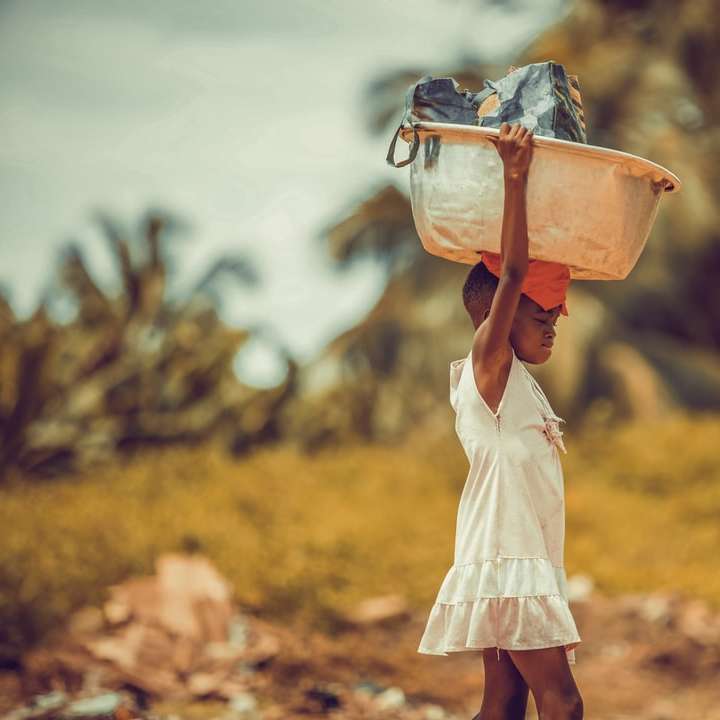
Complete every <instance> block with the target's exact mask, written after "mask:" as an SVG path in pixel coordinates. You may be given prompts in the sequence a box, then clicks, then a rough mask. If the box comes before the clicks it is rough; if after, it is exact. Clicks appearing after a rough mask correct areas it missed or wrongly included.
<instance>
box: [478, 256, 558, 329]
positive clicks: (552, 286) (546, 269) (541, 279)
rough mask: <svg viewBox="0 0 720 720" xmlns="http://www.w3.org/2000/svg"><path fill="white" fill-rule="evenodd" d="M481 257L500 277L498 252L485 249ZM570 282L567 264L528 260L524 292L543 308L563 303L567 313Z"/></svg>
mask: <svg viewBox="0 0 720 720" xmlns="http://www.w3.org/2000/svg"><path fill="white" fill-rule="evenodd" d="M480 259H481V260H482V262H483V263H484V264H485V266H486V267H487V269H488V270H489V271H490V272H491V273H492V274H493V275H495V277H498V278H499V277H500V270H501V268H502V263H501V258H500V255H499V254H498V253H493V252H487V251H483V252H482V254H481V255H480ZM569 284H570V270H569V268H568V267H567V265H563V264H562V263H556V262H550V261H549V260H536V259H533V258H531V259H530V260H529V261H528V272H527V275H526V276H525V280H524V281H523V285H522V292H524V293H525V294H526V295H527V296H528V297H530V298H532V299H533V300H534V301H535V302H536V303H537V304H538V305H540V307H542V309H543V310H549V309H550V308H554V307H555V306H556V305H561V307H560V312H561V313H562V314H563V315H567V314H568V311H567V306H566V305H565V294H566V292H567V288H568V285H569Z"/></svg>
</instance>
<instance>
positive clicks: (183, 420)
mask: <svg viewBox="0 0 720 720" xmlns="http://www.w3.org/2000/svg"><path fill="white" fill-rule="evenodd" d="M98 220H99V223H100V225H101V227H102V229H103V231H104V237H105V238H106V240H107V242H108V244H109V246H110V250H111V253H112V257H113V259H114V260H115V264H116V267H117V271H118V276H119V285H120V288H121V291H120V292H119V293H118V294H117V295H116V296H111V295H110V294H108V293H107V292H105V291H104V290H102V289H101V287H100V286H99V284H98V283H97V282H96V281H95V280H94V279H93V277H92V275H91V273H90V271H89V270H88V267H87V264H86V262H85V260H84V257H83V254H82V252H81V251H80V249H79V247H77V246H76V245H74V244H70V245H68V246H67V247H66V248H65V251H64V253H63V257H62V259H61V262H60V267H59V281H60V283H59V290H60V291H59V293H58V294H57V297H56V298H55V300H56V301H57V300H65V301H67V302H68V304H69V305H71V306H72V307H74V309H75V313H74V317H73V319H72V320H71V321H70V322H67V323H64V324H63V323H60V322H56V321H54V320H53V319H52V318H51V317H50V315H49V313H48V308H47V298H45V299H43V301H42V302H41V304H40V306H39V307H38V309H37V310H36V311H35V312H34V313H33V315H32V317H30V318H29V319H28V320H27V321H18V320H17V319H16V318H15V317H14V314H13V312H12V310H11V308H10V306H9V304H8V303H7V301H6V300H5V299H4V298H2V297H0V478H1V477H2V475H3V473H4V472H5V471H6V470H7V468H9V467H13V466H17V467H19V468H21V469H23V470H24V471H25V472H26V473H28V474H30V473H32V474H36V475H40V474H43V475H50V474H58V473H61V472H67V471H71V470H75V469H78V468H81V467H88V466H89V465H91V464H94V463H97V462H98V461H104V460H107V459H108V458H111V457H112V456H113V455H114V453H116V452H118V451H128V450H131V449H135V448H137V447H139V446H146V445H154V444H160V443H180V442H182V443H194V442H199V441H203V440H206V439H207V438H208V437H210V436H211V435H217V434H222V435H224V436H225V437H226V441H227V445H228V447H229V448H230V449H231V450H232V451H234V452H244V451H245V450H247V449H248V448H249V447H250V446H251V445H252V444H254V443H258V442H267V441H270V440H275V439H277V437H278V435H279V432H278V429H277V426H276V412H277V409H278V408H279V407H280V406H281V405H282V404H283V403H284V402H285V401H286V400H287V398H288V397H289V395H290V394H291V393H292V390H293V378H294V371H295V365H294V363H292V362H291V361H290V359H289V358H287V355H286V359H287V361H288V366H289V369H290V372H289V373H288V375H287V378H286V381H285V382H284V383H283V384H282V385H281V386H279V387H278V388H273V389H272V390H268V391H260V390H256V389H254V388H250V387H247V386H244V385H243V384H242V383H240V382H239V381H238V379H237V377H236V375H235V372H234V369H233V362H234V359H235V356H236V354H237V352H238V350H239V348H240V347H242V345H243V344H244V343H245V342H246V341H247V340H248V339H249V337H250V332H249V331H247V330H243V329H235V328H231V327H229V326H227V325H225V324H224V323H223V322H222V321H221V319H220V318H219V316H218V313H217V309H216V304H217V302H218V297H217V296H216V295H214V294H213V290H214V284H215V283H216V282H217V280H218V279H219V278H220V277H222V276H228V275H229V276H231V277H232V278H234V279H235V281H236V282H239V283H242V284H243V285H245V286H247V287H254V286H256V285H257V284H258V282H259V279H258V277H257V274H256V272H255V270H254V268H253V266H252V265H251V264H250V263H249V261H248V260H247V259H246V258H244V257H242V256H237V257H221V258H218V259H216V260H214V261H213V262H211V263H210V266H209V267H208V268H207V269H206V270H204V271H203V272H202V273H201V274H200V276H199V278H198V280H197V282H196V284H195V286H194V287H193V288H191V290H190V292H189V293H188V296H187V298H186V299H183V300H180V301H175V302H172V301H170V300H169V299H168V298H167V297H166V284H167V279H168V278H167V276H168V269H167V262H166V259H165V255H166V253H165V252H164V250H165V249H166V248H165V246H164V244H163V242H162V241H163V239H164V238H165V236H166V232H167V230H168V229H170V228H172V227H173V221H172V218H168V217H166V216H164V215H163V214H160V213H158V212H151V213H148V215H147V217H146V219H145V222H144V227H143V231H142V233H141V234H140V236H139V237H138V236H131V235H128V234H127V233H126V232H125V231H124V230H123V229H122V228H121V226H120V224H119V223H118V222H116V221H115V220H113V219H112V218H110V217H108V216H107V215H104V214H100V215H99V217H98ZM280 350H281V349H280Z"/></svg>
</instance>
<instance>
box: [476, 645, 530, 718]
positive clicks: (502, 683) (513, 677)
mask: <svg viewBox="0 0 720 720" xmlns="http://www.w3.org/2000/svg"><path fill="white" fill-rule="evenodd" d="M483 664H484V666H485V690H484V691H483V699H482V705H481V706H480V712H479V713H478V714H477V715H475V717H474V718H473V720H525V712H526V710H527V702H528V693H529V688H528V685H527V683H526V682H525V680H523V676H522V675H521V674H520V673H519V672H518V669H517V668H516V667H515V665H514V664H513V662H512V660H511V659H510V656H509V655H508V653H507V650H500V660H499V661H498V652H497V649H496V648H485V649H484V650H483Z"/></svg>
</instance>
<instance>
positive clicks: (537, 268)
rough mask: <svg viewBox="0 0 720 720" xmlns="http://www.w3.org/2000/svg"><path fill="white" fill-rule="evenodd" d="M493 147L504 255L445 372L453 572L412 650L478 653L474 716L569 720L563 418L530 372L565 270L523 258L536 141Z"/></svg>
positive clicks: (577, 701) (507, 136)
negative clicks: (462, 468)
mask: <svg viewBox="0 0 720 720" xmlns="http://www.w3.org/2000/svg"><path fill="white" fill-rule="evenodd" d="M493 141H494V142H495V145H496V147H497V150H498V153H499V154H500V157H501V158H502V161H503V165H504V181H505V205H504V214H503V226H502V238H501V254H500V256H498V255H497V254H493V253H483V254H482V256H481V261H480V262H479V263H478V264H477V265H475V266H474V267H473V268H472V270H471V271H470V273H469V274H468V277H467V280H466V282H465V286H464V288H463V301H464V303H465V307H466V309H467V311H468V313H469V315H470V317H471V319H472V322H473V325H474V327H475V334H474V337H473V341H472V347H471V349H470V352H469V353H468V355H467V357H465V358H463V359H461V360H455V361H453V362H452V363H450V403H451V405H452V407H453V409H454V410H455V413H456V421H455V429H456V432H457V434H458V437H459V438H460V442H461V443H462V446H463V448H464V450H465V453H466V454H467V457H468V460H469V461H470V471H469V474H468V478H467V480H466V482H465V487H464V488H463V491H462V495H461V497H460V505H459V508H458V514H457V528H456V539H455V557H454V562H453V565H452V567H451V568H450V570H449V571H448V573H447V575H446V576H445V579H444V580H443V583H442V585H441V587H440V591H439V592H438V596H437V600H436V602H435V604H434V605H433V607H432V609H431V611H430V616H429V619H428V622H427V626H426V628H425V632H424V633H423V636H422V639H421V641H420V646H419V647H418V652H421V653H426V654H432V655H447V654H448V653H449V652H456V651H463V650H482V652H483V662H484V666H485V692H484V696H483V702H482V707H481V709H480V712H479V713H478V714H477V715H476V716H475V718H474V719H473V720H494V719H495V718H498V719H499V718H502V719H503V720H510V719H515V718H517V720H521V719H522V718H524V717H525V712H526V708H527V700H528V691H529V690H531V691H532V693H533V697H534V699H535V704H536V706H537V708H538V713H539V715H540V717H541V718H542V719H543V720H560V719H563V720H569V719H572V720H575V719H576V718H582V717H583V702H582V698H581V696H580V693H579V691H578V688H577V686H576V684H575V681H574V678H573V675H572V672H571V670H570V667H569V665H570V664H574V663H575V647H577V646H578V645H579V644H580V641H581V640H580V636H579V634H578V631H577V628H576V626H575V622H574V620H573V616H572V614H571V612H570V607H569V605H568V600H567V579H566V576H565V570H564V566H563V545H564V535H565V503H564V480H563V473H562V466H561V463H560V455H559V450H562V451H563V452H565V447H564V445H563V441H562V432H561V431H560V430H559V423H560V422H564V421H563V420H562V418H560V417H558V416H557V415H556V414H555V413H554V412H553V410H552V408H551V406H550V404H549V402H548V400H547V398H546V397H545V394H544V393H543V391H542V389H541V388H540V386H539V385H538V383H537V381H536V380H535V379H534V378H533V376H532V375H531V374H530V372H529V371H528V370H527V368H526V367H525V365H524V364H523V362H527V363H532V364H537V363H543V362H545V361H546V360H547V359H548V358H549V357H550V355H551V353H552V345H553V339H554V337H555V327H554V326H555V323H556V322H557V319H558V316H559V314H560V313H562V314H564V315H567V314H568V313H567V308H566V306H565V293H566V290H567V286H568V283H569V281H570V273H569V270H568V268H567V267H566V266H565V265H562V264H561V263H551V262H545V261H541V260H529V259H528V236H527V217H526V204H525V186H526V181H527V176H528V170H529V167H530V160H531V156H532V131H528V130H527V129H526V128H524V127H522V126H520V125H513V126H512V127H511V126H510V125H508V124H507V123H503V125H502V127H501V128H500V133H499V136H498V137H497V138H493ZM496 655H497V657H496Z"/></svg>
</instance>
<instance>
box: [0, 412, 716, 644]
mask: <svg viewBox="0 0 720 720" xmlns="http://www.w3.org/2000/svg"><path fill="white" fill-rule="evenodd" d="M565 439H566V441H567V442H566V445H567V447H568V451H569V452H568V455H563V458H562V459H563V466H564V469H565V483H566V509H567V514H566V517H567V523H566V544H565V548H566V549H565V565H566V569H567V572H568V575H572V574H573V573H575V572H583V573H587V574H589V575H591V576H592V577H593V578H594V579H595V581H596V583H597V585H598V586H599V587H600V589H602V590H604V591H606V592H610V593H617V592H624V591H649V590H653V589H657V588H662V589H676V590H679V591H681V592H683V593H687V594H688V595H695V596H699V597H703V598H705V599H707V600H708V601H710V602H711V604H713V605H714V606H715V607H718V608H720V572H718V571H719V570H720V560H719V559H718V547H720V523H719V522H718V519H720V453H718V441H719V440H720V416H718V415H715V416H713V415H707V416H696V417H694V418H689V417H683V416H677V417H675V418H669V419H666V420H663V421H661V422H659V423H658V424H656V425H648V424H642V425H627V426H616V427H615V428H614V429H613V430H612V431H607V430H586V431H585V432H584V434H583V435H581V436H573V435H572V434H571V433H570V432H567V431H566V433H565ZM466 473H467V461H466V459H465V456H464V454H463V452H462V449H461V447H460V445H459V444H458V443H457V441H456V440H455V438H453V437H452V436H445V437H440V438H429V437H427V435H426V434H422V433H418V434H417V435H416V436H415V437H414V438H412V439H410V440H408V442H407V443H406V444H405V445H404V446H403V447H402V448H391V447H380V446H356V447H350V448H339V449H334V450H332V451H328V452H324V453H322V454H319V455H316V456H313V457H310V458H308V457H305V456H303V455H302V454H300V453H298V452H296V451H295V450H294V449H292V448H290V447H284V448H276V449H268V450H262V451H259V452H256V453H255V454H253V455H252V456H251V457H249V458H247V459H245V460H243V461H240V462H233V461H231V460H230V459H228V458H226V457H225V456H224V455H223V454H222V452H220V451H218V450H215V449H213V448H201V449H180V450H178V449H175V450H165V451H162V452H155V453H152V454H149V455H145V456H142V457H140V458H138V459H136V460H135V461H133V462H131V463H128V464H127V465H126V466H125V467H121V466H114V467H108V468H106V469H103V470H100V471H95V472H93V473H88V474H87V475H86V476H84V477H79V478H68V479H64V480H60V481H51V482H45V483H32V484H31V483H22V484H20V483H18V484H16V485H12V486H11V487H8V488H5V489H4V490H2V491H0V527H1V528H2V542H0V627H1V628H4V630H2V631H0V632H2V636H0V655H8V654H9V653H10V650H11V648H13V647H15V648H17V647H19V646H20V645H21V644H23V643H26V642H27V641H29V640H33V639H37V638H39V637H41V636H42V635H43V634H44V633H45V632H46V631H47V630H48V629H49V628H51V627H53V626H54V625H56V624H57V623H58V621H59V620H60V619H61V618H63V617H64V616H66V615H67V614H68V613H69V612H70V611H71V610H72V609H73V608H75V607H78V606H80V605H83V604H86V603H97V602H99V601H101V600H102V598H103V592H104V588H106V587H107V585H109V584H111V583H113V582H117V581H119V580H122V579H123V578H124V577H126V576H127V575H129V574H131V573H146V572H151V571H152V567H153V566H152V563H153V559H154V557H155V556H156V555H157V554H158V553H159V552H161V551H164V550H171V549H181V548H192V547H199V548H200V549H201V550H202V551H203V552H205V553H207V554H208V555H209V556H210V557H211V558H212V560H213V561H214V562H215V563H216V564H217V565H218V566H219V568H220V570H221V571H222V572H223V573H224V574H225V575H226V576H227V577H228V578H229V579H230V580H231V582H232V583H233V585H234V588H235V592H236V595H237V598H238V600H239V602H240V603H247V604H249V605H253V606H258V607H262V609H263V611H264V612H266V613H267V614H268V615H270V616H273V617H276V618H281V617H284V618H287V619H291V618H295V619H300V620H304V621H308V622H312V623H314V624H315V625H316V626H318V627H323V626H329V625H330V624H331V623H332V618H333V617H334V614H335V613H336V612H337V611H341V610H342V609H344V608H347V607H350V606H352V604H353V603H355V602H356V601H358V600H361V599H363V598H365V597H368V596H372V595H375V594H383V593H390V592H399V593H402V594H404V595H406V596H407V597H408V599H409V601H410V602H411V604H412V605H413V606H415V607H418V608H425V609H429V606H430V604H431V603H432V601H433V599H434V596H435V593H436V592H437V589H438V587H439V583H440V582H441V580H442V578H443V576H444V574H445V572H446V571H447V569H448V567H449V566H450V564H451V563H452V558H453V542H454V531H455V517H456V510H457V502H458V499H459V497H460V492H461V490H462V486H463V483H464V481H465V476H466Z"/></svg>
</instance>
